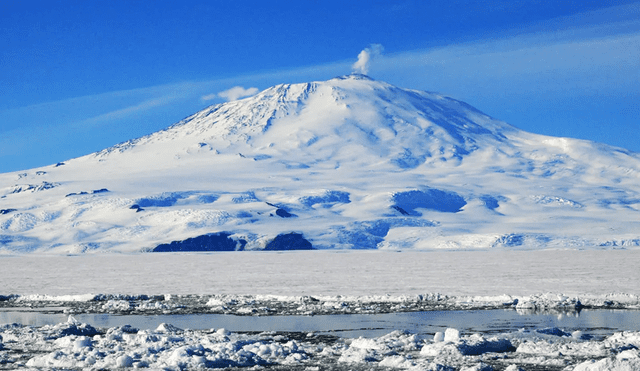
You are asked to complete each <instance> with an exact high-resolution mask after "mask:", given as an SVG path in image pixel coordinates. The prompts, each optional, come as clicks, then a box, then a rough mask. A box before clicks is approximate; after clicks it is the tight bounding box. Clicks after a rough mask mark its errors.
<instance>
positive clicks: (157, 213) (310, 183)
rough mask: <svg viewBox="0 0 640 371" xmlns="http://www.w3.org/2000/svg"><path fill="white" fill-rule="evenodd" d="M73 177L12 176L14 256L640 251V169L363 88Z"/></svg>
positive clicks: (171, 139) (350, 85)
mask: <svg viewBox="0 0 640 371" xmlns="http://www.w3.org/2000/svg"><path fill="white" fill-rule="evenodd" d="M58 165H59V166H51V167H45V168H39V169H33V170H29V171H25V172H19V173H7V174H0V197H1V198H0V250H2V251H8V252H11V251H31V250H35V249H37V250H39V251H52V252H84V251H91V250H97V251H103V250H117V251H140V250H149V249H153V248H155V247H156V246H158V245H161V244H164V245H163V246H165V247H163V248H165V249H166V248H168V247H166V246H173V247H174V248H177V249H193V248H204V249H206V248H214V249H224V250H229V249H264V248H267V249H284V248H303V247H309V246H313V247H314V248H394V249H396V248H544V247H567V246H579V247H581V246H585V247H588V246H599V245H627V246H637V245H640V233H639V232H638V231H639V230H640V228H638V227H640V222H638V221H639V220H640V218H639V215H640V214H639V211H640V209H639V208H640V186H639V185H638V184H640V156H639V155H638V154H635V153H632V152H629V151H625V150H623V149H620V148H614V147H610V146H606V145H603V144H598V143H593V142H589V141H582V140H575V139H568V138H554V137H546V136H541V135H536V134H531V133H527V132H523V131H521V130H518V129H517V128H514V127H512V126H510V125H508V124H506V123H503V122H500V121H497V120H494V119H492V118H490V117H488V116H487V115H485V114H483V113H482V112H480V111H478V110H476V109H474V108H473V107H470V106H468V105H467V104H465V103H462V102H459V101H456V100H454V99H451V98H448V97H443V96H441V95H437V94H432V93H426V92H420V91H413V90H407V89H401V88H397V87H394V86H392V85H389V84H386V83H383V82H378V81H374V80H371V79H370V78H368V77H366V76H362V75H350V76H344V77H340V78H335V79H332V80H328V81H323V82H312V83H306V84H293V85H278V86H275V87H272V88H269V89H267V90H265V91H263V92H261V93H259V94H258V95H256V96H253V97H251V98H247V99H243V100H240V101H234V102H229V103H225V104H220V105H215V106H212V107H209V108H207V109H205V110H203V111H201V112H198V113H196V114H194V115H192V116H190V117H188V118H186V119H185V120H183V121H181V122H179V123H177V124H175V125H173V126H171V127H169V128H167V129H165V130H162V131H160V132H157V133H153V134H151V135H148V136H145V137H142V138H139V139H136V140H132V141H128V142H125V143H122V144H119V145H116V146H114V147H111V148H108V149H105V150H103V151H101V152H98V153H95V154H91V155H88V156H84V157H81V158H77V159H72V160H70V161H67V162H65V163H64V164H58ZM202 236H204V237H202ZM196 237H197V239H194V238H196ZM183 240H187V242H186V243H177V242H176V241H183ZM172 241H174V244H173V245H170V244H169V243H170V242H172ZM189 246H191V247H189ZM194 246H196V247H194ZM198 246H199V247H198Z"/></svg>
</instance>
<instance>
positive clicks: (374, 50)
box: [351, 44, 384, 75]
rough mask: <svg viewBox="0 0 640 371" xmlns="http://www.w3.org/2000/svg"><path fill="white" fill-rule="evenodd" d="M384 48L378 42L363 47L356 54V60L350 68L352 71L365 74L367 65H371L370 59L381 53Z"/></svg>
mask: <svg viewBox="0 0 640 371" xmlns="http://www.w3.org/2000/svg"><path fill="white" fill-rule="evenodd" d="M383 50H384V48H383V47H382V45H380V44H371V45H369V47H368V48H365V49H364V50H362V51H361V52H360V54H358V60H357V61H356V63H354V64H353V65H352V66H351V68H353V72H354V73H361V74H363V75H366V74H367V73H369V66H370V65H371V61H372V60H373V59H374V58H376V57H378V56H380V55H382V51H383Z"/></svg>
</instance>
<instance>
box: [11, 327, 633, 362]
mask: <svg viewBox="0 0 640 371" xmlns="http://www.w3.org/2000/svg"><path fill="white" fill-rule="evenodd" d="M556 330H557V331H546V332H545V331H537V330H534V331H528V330H520V331H516V332H508V333H497V334H491V335H483V334H477V333H476V334H464V333H462V332H460V331H459V330H458V329H453V328H449V329H447V330H446V331H444V333H438V334H436V336H435V337H431V336H427V337H425V336H419V335H416V334H411V333H408V332H405V331H393V332H391V333H388V334H386V335H383V336H379V337H374V338H363V337H359V338H351V339H348V338H340V337H336V336H333V335H327V334H319V333H296V332H282V333H278V332H263V333H235V332H230V331H227V330H225V329H209V330H189V329H180V328H177V327H175V326H172V325H170V324H166V323H163V324H161V325H160V326H158V327H157V328H156V329H154V330H139V329H136V328H133V327H131V326H128V325H127V326H118V327H111V328H104V329H99V328H94V327H92V326H90V325H87V324H83V323H79V322H78V321H76V320H75V319H74V318H73V317H69V319H68V321H67V322H65V323H60V324H57V325H54V326H42V327H33V326H24V325H17V324H9V325H3V326H0V365H1V366H0V367H3V368H7V367H8V368H24V367H28V368H38V369H44V370H53V369H60V368H67V369H68V368H71V369H96V370H97V369H114V368H149V369H165V370H187V369H205V368H226V367H239V368H245V367H247V368H249V367H255V366H283V367H285V366H286V367H293V369H296V368H300V369H303V368H304V369H309V370H312V369H326V368H327V367H329V368H330V369H357V370H361V369H362V370H364V369H373V368H376V369H377V367H381V368H387V369H409V370H507V371H518V370H527V369H530V368H535V369H541V368H545V369H550V370H579V371H587V370H590V371H594V370H597V371H600V370H614V371H615V370H637V369H638V366H640V351H639V350H638V346H640V333H639V332H618V333H615V334H613V335H611V336H608V337H606V338H604V339H601V340H585V339H583V338H577V337H575V336H571V335H569V336H565V335H562V334H563V333H564V331H562V330H561V329H556ZM278 369H279V368H278ZM287 369H289V368H287Z"/></svg>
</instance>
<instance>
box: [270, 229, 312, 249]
mask: <svg viewBox="0 0 640 371" xmlns="http://www.w3.org/2000/svg"><path fill="white" fill-rule="evenodd" d="M264 250H265V251H283V250H313V245H311V242H309V241H307V240H306V239H305V238H304V237H303V236H302V234H300V233H287V234H279V235H277V236H276V238H274V239H273V240H272V241H271V242H269V243H268V244H267V246H266V247H265V248H264Z"/></svg>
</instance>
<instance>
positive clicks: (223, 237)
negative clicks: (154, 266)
mask: <svg viewBox="0 0 640 371" xmlns="http://www.w3.org/2000/svg"><path fill="white" fill-rule="evenodd" d="M229 236H231V234H230V233H226V232H219V233H212V234H205V235H203V236H198V237H193V238H187V239H186V240H183V241H173V242H171V243H168V244H166V243H165V244H161V245H158V246H156V247H155V248H154V249H153V250H152V251H153V252H176V251H236V250H242V249H243V248H244V245H246V244H247V241H245V240H234V239H232V238H229Z"/></svg>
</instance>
